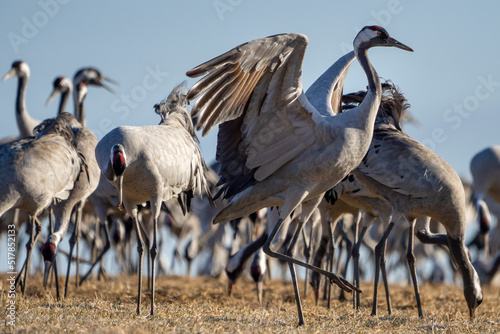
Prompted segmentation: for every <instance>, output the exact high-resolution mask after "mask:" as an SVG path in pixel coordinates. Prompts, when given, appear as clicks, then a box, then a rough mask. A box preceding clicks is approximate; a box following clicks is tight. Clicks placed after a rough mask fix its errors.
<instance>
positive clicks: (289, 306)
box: [0, 275, 500, 333]
mask: <svg viewBox="0 0 500 334" xmlns="http://www.w3.org/2000/svg"><path fill="white" fill-rule="evenodd" d="M0 279H1V280H0V290H1V297H0V300H1V304H2V305H3V306H2V308H1V309H0V317H1V319H2V320H1V322H2V324H1V325H0V331H1V332H18V333H33V332H39V333H61V332H68V333H157V332H174V333H213V332H216V333H290V332H292V333H326V332H328V333H498V332H500V288H499V287H495V286H485V287H483V292H484V296H485V297H484V302H483V303H482V305H481V306H480V307H479V309H478V311H477V317H476V319H475V320H473V321H470V320H469V317H468V311H467V307H466V303H465V299H464V297H463V295H462V288H461V287H459V286H451V285H423V286H421V293H422V303H423V309H424V315H425V318H424V319H419V318H418V316H417V310H416V305H415V298H414V294H413V290H412V288H411V287H399V286H391V287H392V291H391V293H392V304H393V308H394V312H393V314H392V315H387V310H386V308H385V307H386V304H385V297H384V294H383V293H382V294H381V298H379V301H380V302H379V305H380V308H379V315H378V316H370V311H371V301H372V291H373V289H372V287H371V285H369V284H364V285H362V289H363V292H364V294H363V295H362V296H361V298H362V302H361V309H360V310H359V311H354V310H353V309H352V306H351V303H350V302H340V301H338V300H334V301H333V305H332V308H331V309H329V310H328V309H326V307H325V305H326V301H321V302H320V305H319V306H315V305H314V298H313V296H312V293H309V295H308V296H307V297H305V298H304V299H303V304H304V315H305V317H306V325H305V326H302V327H300V328H296V324H297V312H296V307H295V300H294V297H293V288H292V286H291V283H289V282H281V281H271V282H266V284H265V288H264V289H265V290H264V302H263V306H260V305H259V304H258V302H257V298H256V294H255V290H254V284H253V282H252V281H251V280H241V281H239V282H238V284H237V285H236V287H235V290H234V295H233V296H232V297H228V296H227V295H226V291H227V290H226V283H225V280H223V279H221V280H218V279H213V278H187V277H160V278H159V279H158V280H157V297H156V298H157V301H156V310H157V313H156V315H155V316H153V317H151V316H149V294H148V293H147V292H146V293H145V296H144V297H143V303H142V314H143V315H141V316H136V315H135V300H136V292H137V285H136V284H137V283H136V282H137V279H136V277H134V276H130V277H111V278H110V280H109V281H108V282H97V281H95V280H94V281H91V282H87V283H86V284H84V285H83V286H82V287H80V288H79V289H78V290H76V291H75V288H74V285H72V286H71V289H70V291H69V296H68V298H67V299H65V300H63V301H60V302H58V301H56V300H55V289H54V288H51V289H48V290H44V289H43V287H42V278H41V277H34V278H32V279H30V280H29V282H28V284H29V286H28V289H27V294H28V296H27V297H24V298H23V297H21V296H17V297H16V308H17V311H16V325H15V327H9V326H6V327H3V328H2V326H5V322H4V319H6V316H7V309H6V306H5V305H7V303H8V298H7V291H6V287H7V286H8V284H7V281H6V279H7V277H6V275H0ZM72 283H73V282H72ZM73 284H74V283H73ZM302 286H303V283H302V284H301V287H302Z"/></svg>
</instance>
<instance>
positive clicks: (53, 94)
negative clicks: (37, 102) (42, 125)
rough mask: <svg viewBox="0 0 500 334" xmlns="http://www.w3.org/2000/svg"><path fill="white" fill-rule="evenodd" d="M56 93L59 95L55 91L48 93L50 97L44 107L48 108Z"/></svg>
mask: <svg viewBox="0 0 500 334" xmlns="http://www.w3.org/2000/svg"><path fill="white" fill-rule="evenodd" d="M57 93H59V91H58V90H57V89H54V90H52V93H50V96H49V98H48V99H47V101H46V102H45V105H46V106H48V105H49V103H50V102H51V101H52V99H53V98H54V97H55V96H56V95H57Z"/></svg>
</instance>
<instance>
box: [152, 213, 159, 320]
mask: <svg viewBox="0 0 500 334" xmlns="http://www.w3.org/2000/svg"><path fill="white" fill-rule="evenodd" d="M160 204H161V203H160ZM157 233H158V219H157V217H155V218H154V222H153V245H152V246H151V251H150V253H151V315H154V313H155V281H156V256H157V255H158V248H157V246H156V241H157Z"/></svg>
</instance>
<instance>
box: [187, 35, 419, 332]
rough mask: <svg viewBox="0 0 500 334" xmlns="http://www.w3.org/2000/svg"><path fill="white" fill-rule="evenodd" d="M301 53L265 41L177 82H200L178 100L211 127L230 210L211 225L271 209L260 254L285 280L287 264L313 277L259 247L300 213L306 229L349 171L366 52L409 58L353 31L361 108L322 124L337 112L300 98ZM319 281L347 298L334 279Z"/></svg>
mask: <svg viewBox="0 0 500 334" xmlns="http://www.w3.org/2000/svg"><path fill="white" fill-rule="evenodd" d="M307 44H308V39H307V37H306V36H304V35H301V34H281V35H274V36H270V37H267V38H263V39H258V40H254V41H251V42H248V43H245V44H242V45H240V46H237V47H236V48H234V49H232V50H230V51H228V52H226V53H224V54H222V55H220V56H218V57H216V58H214V59H212V60H209V61H207V62H205V63H204V64H201V65H199V66H197V67H195V68H193V69H192V70H190V71H188V72H187V73H186V74H187V75H188V76H190V77H198V76H202V75H205V74H206V75H205V77H203V78H202V79H200V80H199V81H198V82H197V83H196V84H195V85H193V87H192V88H191V89H190V91H189V93H188V99H195V98H198V100H197V102H196V103H195V105H194V106H193V110H192V116H193V117H195V116H198V115H199V121H198V124H197V128H198V129H203V134H206V133H207V132H209V131H210V130H211V129H212V128H213V127H214V126H216V125H219V133H218V143H217V161H219V162H220V163H221V169H220V173H219V175H220V176H221V182H220V183H221V185H222V190H221V191H222V193H223V194H224V195H225V197H226V198H229V200H230V201H229V204H228V206H227V207H226V208H225V209H223V210H222V211H221V212H220V213H219V214H218V215H217V217H215V220H214V222H216V223H218V222H225V221H229V220H232V219H235V218H239V217H242V216H245V215H248V214H250V213H252V212H255V211H257V210H259V209H261V208H264V207H271V206H281V209H282V211H281V213H282V214H281V215H280V218H279V220H278V223H277V224H276V227H275V230H274V231H273V233H271V235H270V236H269V239H268V240H267V242H266V245H265V246H264V251H265V252H266V253H267V254H268V255H270V256H274V257H280V258H281V259H283V260H286V261H287V262H289V264H290V266H291V267H290V269H291V271H293V270H294V269H293V265H292V263H296V264H299V265H302V266H306V267H311V268H310V269H312V270H316V271H321V270H320V269H319V268H314V269H313V268H312V266H309V265H308V264H305V263H303V262H301V261H297V260H295V259H293V258H292V257H290V256H285V255H281V254H278V253H276V252H274V251H272V250H271V249H270V248H269V245H270V243H271V242H272V239H273V238H274V236H275V234H276V233H277V232H278V230H279V229H280V228H281V225H282V223H283V221H284V220H286V219H289V215H290V213H291V212H292V211H293V210H294V209H295V208H296V207H297V206H298V205H300V204H301V203H303V204H304V205H303V206H302V213H303V217H302V218H301V220H302V222H305V221H307V220H308V219H309V217H310V215H311V214H312V212H313V211H314V209H315V208H316V207H317V205H318V204H319V201H320V200H321V198H322V196H323V194H324V192H325V191H327V190H328V189H329V188H331V187H332V186H334V185H335V184H336V183H338V182H339V181H340V180H342V179H343V178H344V177H345V176H346V175H347V173H349V172H350V171H351V170H352V169H354V168H355V167H356V166H357V165H358V164H359V162H360V161H361V159H362V157H363V156H364V155H365V153H366V150H367V149H368V146H369V142H370V141H371V135H372V131H373V123H374V120H375V115H376V111H377V108H378V104H379V101H380V94H381V87H380V81H379V78H378V75H377V74H376V72H375V70H374V68H373V66H372V65H371V64H370V62H369V61H368V58H367V50H368V49H369V48H371V47H374V46H394V47H399V48H401V49H405V50H408V51H412V50H411V48H409V47H407V46H406V45H404V44H401V43H399V42H398V41H396V40H395V39H393V38H392V37H390V36H389V34H388V33H387V31H385V29H383V28H380V27H378V26H371V27H365V28H363V29H362V30H361V31H360V32H359V33H358V35H357V36H356V38H355V39H354V53H355V55H356V57H357V59H358V61H359V62H360V64H361V66H362V67H363V70H364V71H365V73H366V75H367V79H368V82H369V86H370V93H369V98H367V99H365V101H364V102H363V103H362V104H361V105H360V106H359V107H358V108H356V110H355V111H353V112H351V113H342V114H339V115H336V116H335V117H332V116H331V114H332V113H334V111H335V110H338V106H332V107H331V111H332V112H331V113H328V114H329V115H328V116H326V115H324V114H325V113H327V112H326V111H324V112H323V113H322V112H320V111H318V110H317V109H316V108H314V107H313V106H312V105H311V103H310V101H309V100H308V98H307V97H306V96H305V94H304V92H303V90H302V82H301V71H302V62H303V58H304V54H305V49H306V47H307ZM351 61H352V58H351V59H350V60H349V55H347V56H345V57H343V58H341V59H339V61H338V63H337V65H335V66H334V69H335V70H334V71H333V72H336V73H337V75H331V76H329V78H330V80H332V81H330V82H328V81H326V80H325V82H324V83H322V85H327V87H328V89H324V90H320V91H322V92H323V94H324V95H326V96H324V97H323V101H328V102H330V101H331V98H332V96H339V93H338V90H341V89H342V87H341V86H340V83H341V82H342V80H343V78H345V75H346V74H347V68H348V67H349V65H350V62H351ZM331 87H334V88H333V90H334V91H335V92H333V93H332V89H331ZM334 100H338V99H334ZM338 102H340V101H338ZM324 105H327V103H324ZM325 109H326V110H328V109H329V108H328V107H326V108H325ZM306 202H309V203H308V204H307V205H305V204H306ZM295 240H296V239H295ZM292 244H294V243H292ZM291 247H292V248H293V246H291ZM323 273H324V274H326V275H327V276H329V277H330V279H331V280H333V281H335V282H336V283H337V284H339V285H340V286H342V287H343V288H344V289H347V290H350V288H348V287H347V285H346V284H344V283H343V281H342V280H341V279H339V278H338V277H337V276H336V275H332V274H331V273H326V272H323ZM293 276H294V273H293V274H292V281H293V282H294V283H295V282H296V281H295V279H294V277H293ZM296 298H298V294H296ZM297 306H298V309H299V324H303V319H302V314H301V309H300V301H299V300H298V299H297Z"/></svg>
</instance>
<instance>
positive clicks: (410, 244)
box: [406, 220, 424, 318]
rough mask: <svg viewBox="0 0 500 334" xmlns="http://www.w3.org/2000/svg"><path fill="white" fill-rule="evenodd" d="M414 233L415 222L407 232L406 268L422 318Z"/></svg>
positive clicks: (411, 223)
mask: <svg viewBox="0 0 500 334" xmlns="http://www.w3.org/2000/svg"><path fill="white" fill-rule="evenodd" d="M414 232H415V220H413V221H411V222H410V230H409V231H408V233H409V236H408V250H407V253H406V259H407V260H408V268H409V270H410V275H411V279H412V281H413V288H414V289H415V298H416V299H417V307H418V316H419V317H420V318H423V317H424V313H423V312H422V303H421V301H420V291H419V290H418V281H417V269H416V267H415V254H413V241H414V239H413V235H414Z"/></svg>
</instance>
